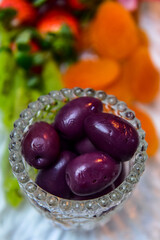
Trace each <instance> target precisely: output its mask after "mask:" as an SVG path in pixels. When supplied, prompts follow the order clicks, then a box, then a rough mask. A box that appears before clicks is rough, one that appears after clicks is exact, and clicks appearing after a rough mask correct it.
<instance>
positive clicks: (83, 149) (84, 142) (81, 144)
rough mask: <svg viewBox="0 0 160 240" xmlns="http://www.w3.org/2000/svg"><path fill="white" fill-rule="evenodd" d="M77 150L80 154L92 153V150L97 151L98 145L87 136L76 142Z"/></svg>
mask: <svg viewBox="0 0 160 240" xmlns="http://www.w3.org/2000/svg"><path fill="white" fill-rule="evenodd" d="M75 150H76V151H77V152H78V153H79V154H84V153H90V152H95V151H97V149H96V147H95V146H94V145H93V143H92V142H91V141H90V140H89V139H88V138H87V137H85V138H83V139H81V140H79V141H78V142H77V143H76V144H75Z"/></svg>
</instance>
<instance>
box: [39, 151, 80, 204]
mask: <svg viewBox="0 0 160 240" xmlns="http://www.w3.org/2000/svg"><path fill="white" fill-rule="evenodd" d="M75 156H76V155H75V154H74V153H72V152H69V151H63V152H61V154H60V156H59V159H58V161H57V163H56V164H55V165H52V166H51V167H50V168H47V169H43V170H41V171H40V172H39V173H38V175H37V178H36V183H37V184H38V185H39V186H40V187H41V188H42V189H44V190H45V191H47V192H49V193H51V194H54V195H56V196H58V197H62V198H67V199H69V198H70V196H71V194H72V193H71V190H70V188H69V187H68V185H67V183H66V180H65V170H66V166H67V164H68V163H69V162H70V161H71V160H72V159H73V158H75Z"/></svg>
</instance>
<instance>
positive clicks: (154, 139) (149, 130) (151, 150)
mask: <svg viewBox="0 0 160 240" xmlns="http://www.w3.org/2000/svg"><path fill="white" fill-rule="evenodd" d="M130 108H131V109H132V110H133V111H134V112H135V114H136V117H137V118H138V119H139V120H140V121H141V124H142V129H143V130H144V131H145V132H146V137H145V139H146V141H147V143H148V149H147V153H148V155H149V156H150V157H151V156H154V155H155V153H156V152H157V150H158V147H159V139H158V135H157V132H156V128H155V126H154V123H153V120H152V119H151V118H150V116H149V115H148V114H147V112H146V111H144V110H142V109H141V108H140V107H138V106H135V105H132V106H130Z"/></svg>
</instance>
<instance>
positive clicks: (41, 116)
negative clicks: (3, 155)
mask: <svg viewBox="0 0 160 240" xmlns="http://www.w3.org/2000/svg"><path fill="white" fill-rule="evenodd" d="M80 96H92V97H95V98H98V99H100V100H101V101H102V102H103V104H104V107H105V109H107V111H108V112H111V113H113V114H115V115H118V116H120V117H122V118H124V119H126V120H127V121H128V122H130V123H131V124H132V125H133V126H134V127H135V128H136V129H137V132H138V134H139V139H140V141H139V146H138V148H137V151H136V153H135V154H134V156H133V158H132V159H131V160H130V161H128V162H125V163H124V168H125V172H126V177H125V179H124V180H123V182H122V183H121V184H120V185H119V186H117V187H116V188H115V189H114V190H113V191H111V192H109V193H108V194H106V195H103V196H101V197H98V198H94V199H90V200H68V199H63V198H59V197H57V196H54V195H52V194H50V193H48V192H46V191H44V190H43V189H41V188H40V187H39V186H38V185H37V184H36V183H35V177H36V174H37V172H36V171H35V170H34V168H32V167H30V166H29V165H28V164H27V163H26V162H25V160H24V158H23V156H22V154H21V141H22V139H23V135H24V133H25V132H26V131H27V130H28V128H29V126H30V125H31V124H34V123H35V122H36V121H46V122H48V123H51V122H53V121H54V117H55V114H56V112H57V110H58V108H59V106H60V105H63V104H65V103H66V102H68V101H70V100H72V99H74V98H77V97H80ZM10 138H11V141H10V144H9V151H10V156H9V161H10V164H11V166H12V171H13V174H14V175H15V177H16V178H17V180H18V182H19V185H20V187H21V189H22V192H23V193H24V194H25V196H26V197H27V199H28V200H29V201H30V202H31V204H32V205H33V206H34V207H35V208H37V210H39V211H40V212H41V213H42V214H44V215H45V216H46V217H47V218H49V219H51V220H52V222H53V223H55V224H56V225H57V224H58V225H59V226H61V227H63V228H65V229H77V228H78V229H86V230H90V229H92V228H94V227H96V226H98V225H99V224H104V223H106V222H107V221H109V220H110V218H111V216H112V215H113V214H114V213H115V212H116V211H117V210H118V209H120V208H121V207H122V206H123V204H124V202H125V201H126V200H127V198H128V197H129V196H130V194H131V192H132V191H133V189H134V188H135V186H136V184H137V183H138V181H139V179H140V176H141V175H142V173H143V172H144V169H145V161H146V159H147V154H146V149H147V143H146V141H145V132H144V131H143V130H142V128H141V123H140V121H139V120H138V119H137V118H136V117H135V114H134V112H133V111H131V110H130V109H129V108H128V107H127V105H126V103H125V102H122V101H119V100H117V98H116V97H115V96H113V95H107V94H106V93H105V92H103V91H94V90H93V89H91V88H87V89H81V88H74V89H66V88H64V89H62V90H60V91H52V92H50V93H49V94H48V95H45V96H40V97H39V98H38V100H37V101H36V102H32V103H30V104H29V106H28V108H27V109H25V110H24V111H23V112H22V113H21V114H20V118H19V119H18V120H17V121H16V122H15V123H14V129H13V131H12V132H11V134H10Z"/></svg>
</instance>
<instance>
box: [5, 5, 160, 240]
mask: <svg viewBox="0 0 160 240" xmlns="http://www.w3.org/2000/svg"><path fill="white" fill-rule="evenodd" d="M159 74H160V1H159V0H157V1H156V0H155V1H154V0H150V1H149V0H148V1H138V0H119V1H107V0H106V1H100V0H87V1H85V0H62V1H61V0H28V1H27V0H14V1H13V0H0V240H17V239H18V238H21V240H37V239H39V240H44V239H45V240H53V239H54V240H56V239H60V240H62V239H64V240H66V239H69V238H72V239H78V238H80V239H87V238H90V239H97V238H98V239H130V240H132V239H140V240H148V239H152V240H159V239H160V224H159V222H160V203H159V202H160V184H159V182H160V147H159V146H160V145H159V141H160V75H159ZM63 87H66V88H73V87H81V88H94V89H96V90H104V91H106V93H107V94H111V95H112V94H113V95H115V96H117V98H118V99H119V100H122V101H125V102H126V103H127V105H128V106H129V107H130V108H131V109H133V111H134V112H135V113H136V116H137V118H139V119H140V120H141V124H142V128H143V129H144V130H145V131H146V140H147V142H148V150H147V153H148V156H149V158H148V161H147V164H146V171H145V173H144V176H143V177H142V179H141V181H140V183H139V184H138V186H137V189H136V190H135V192H134V194H133V196H132V198H130V199H129V200H128V202H127V203H126V205H125V208H124V209H123V210H121V211H120V212H119V213H118V214H116V215H115V216H114V217H113V218H112V220H111V221H110V222H109V223H108V224H107V225H106V226H104V227H101V228H98V229H96V230H94V231H92V232H87V233H81V234H78V233H77V232H65V231H63V230H60V229H58V228H56V227H54V226H53V225H52V224H51V223H50V222H49V221H48V220H47V219H45V218H44V217H42V216H40V215H39V213H38V212H36V211H35V210H34V209H33V208H32V207H31V206H30V205H29V204H28V203H27V202H26V200H25V199H24V197H23V195H22V194H21V191H20V189H19V186H18V183H17V180H16V179H15V178H14V177H13V175H12V171H11V168H10V165H9V161H8V142H9V133H10V131H11V130H12V129H13V123H14V121H15V120H16V119H18V116H19V114H20V112H21V111H22V110H23V109H25V108H26V107H27V105H28V103H30V102H32V101H35V100H37V98H38V97H39V96H40V95H44V94H47V93H49V92H50V91H52V90H59V89H61V88H63Z"/></svg>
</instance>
